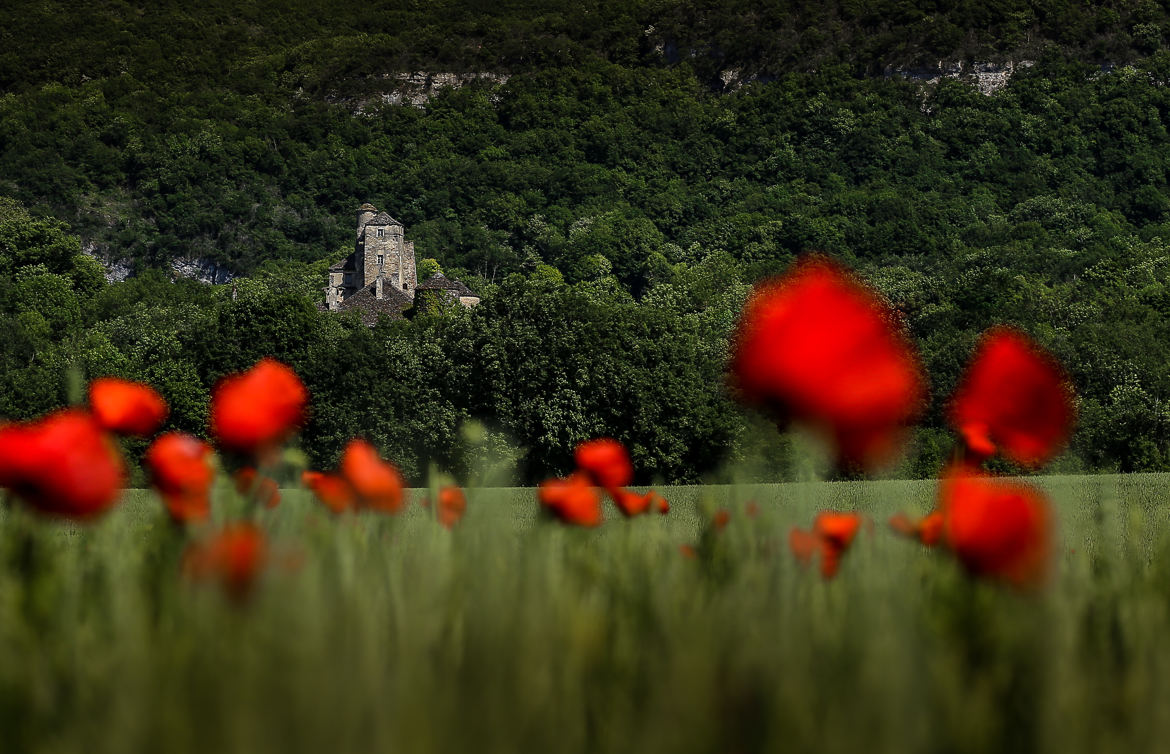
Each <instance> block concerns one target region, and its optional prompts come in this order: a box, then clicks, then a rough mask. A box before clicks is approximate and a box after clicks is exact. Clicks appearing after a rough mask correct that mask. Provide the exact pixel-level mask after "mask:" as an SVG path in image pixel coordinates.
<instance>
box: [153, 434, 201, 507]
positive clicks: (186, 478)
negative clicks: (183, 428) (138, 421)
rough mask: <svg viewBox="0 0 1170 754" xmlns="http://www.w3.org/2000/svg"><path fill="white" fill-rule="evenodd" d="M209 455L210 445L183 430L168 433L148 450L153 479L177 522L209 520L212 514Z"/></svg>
mask: <svg viewBox="0 0 1170 754" xmlns="http://www.w3.org/2000/svg"><path fill="white" fill-rule="evenodd" d="M210 457H211V446H210V445H208V444H207V443H205V442H203V441H202V440H199V439H197V438H194V437H192V436H191V435H187V434H183V433H182V432H168V433H167V434H165V435H162V436H160V437H159V438H158V439H157V440H155V441H154V443H153V444H152V445H151V446H150V448H149V449H147V451H146V455H145V456H144V457H143V461H145V463H146V466H147V468H149V469H150V477H151V482H152V483H153V484H154V486H155V489H157V490H158V492H159V495H161V496H162V499H163V503H164V504H165V505H166V507H167V512H168V513H170V514H171V518H172V519H173V520H174V521H175V522H176V523H196V522H200V521H206V520H207V518H208V516H209V515H210V514H211V482H212V479H213V478H214V476H215V471H214V470H213V469H212V468H211V464H210V463H209V462H208V461H209V459H210Z"/></svg>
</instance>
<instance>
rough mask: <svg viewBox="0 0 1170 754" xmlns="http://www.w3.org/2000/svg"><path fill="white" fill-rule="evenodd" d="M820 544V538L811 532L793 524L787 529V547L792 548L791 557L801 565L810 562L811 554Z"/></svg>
mask: <svg viewBox="0 0 1170 754" xmlns="http://www.w3.org/2000/svg"><path fill="white" fill-rule="evenodd" d="M820 546H821V539H820V537H818V536H817V535H816V534H814V533H813V532H811V531H805V530H804V529H800V528H797V527H795V526H794V527H792V528H791V529H789V530H788V547H789V549H791V550H792V555H793V557H795V558H796V560H797V562H798V563H800V564H801V565H808V564H809V563H811V562H812V558H813V555H814V554H815V553H816V552H817V550H818V549H820Z"/></svg>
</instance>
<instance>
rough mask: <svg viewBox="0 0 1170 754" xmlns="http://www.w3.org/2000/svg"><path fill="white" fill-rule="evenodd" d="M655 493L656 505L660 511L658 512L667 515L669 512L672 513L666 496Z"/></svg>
mask: <svg viewBox="0 0 1170 754" xmlns="http://www.w3.org/2000/svg"><path fill="white" fill-rule="evenodd" d="M654 495H655V498H654V507H655V509H656V510H657V511H658V514H659V515H661V516H665V515H666V514H667V513H670V503H669V502H667V500H666V498H664V497H663V496H662V495H659V494H658V493H654Z"/></svg>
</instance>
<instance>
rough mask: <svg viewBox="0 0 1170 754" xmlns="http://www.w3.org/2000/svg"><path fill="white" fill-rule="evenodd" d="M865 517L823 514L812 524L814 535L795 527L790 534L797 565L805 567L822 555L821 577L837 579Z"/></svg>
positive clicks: (825, 512) (790, 544)
mask: <svg viewBox="0 0 1170 754" xmlns="http://www.w3.org/2000/svg"><path fill="white" fill-rule="evenodd" d="M863 520H864V519H863V517H862V516H861V515H860V514H857V513H837V512H835V511H821V512H820V513H818V514H817V517H816V518H815V519H814V520H813V528H812V531H805V530H803V529H798V528H796V527H793V528H792V529H791V530H790V531H789V532H788V546H789V547H790V548H791V549H792V554H793V555H794V556H795V557H796V559H797V561H799V562H800V563H802V564H804V565H808V564H809V563H811V562H812V559H813V555H817V554H819V555H820V558H821V561H820V562H821V576H823V577H824V578H826V579H831V578H833V577H834V576H836V575H837V570H838V569H839V567H840V565H841V556H843V555H844V554H845V552H846V551H847V550H848V549H849V547H850V546H851V545H852V544H853V540H854V539H855V538H856V537H857V532H858V531H859V530H860V529H861V524H862V521H863Z"/></svg>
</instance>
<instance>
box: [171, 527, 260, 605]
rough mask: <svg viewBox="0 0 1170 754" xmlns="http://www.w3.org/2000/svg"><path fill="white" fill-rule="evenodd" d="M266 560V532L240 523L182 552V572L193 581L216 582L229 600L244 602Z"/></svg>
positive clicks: (225, 528)
mask: <svg viewBox="0 0 1170 754" xmlns="http://www.w3.org/2000/svg"><path fill="white" fill-rule="evenodd" d="M267 559H268V543H267V540H266V538H265V536H264V532H262V531H260V530H259V529H258V528H256V526H255V525H253V524H251V523H249V522H238V523H234V524H229V525H227V526H225V527H224V528H223V530H222V531H220V532H219V533H218V534H216V535H215V536H213V537H211V538H210V539H208V540H205V541H203V542H195V543H192V544H191V545H190V546H189V547H188V548H187V550H186V552H184V553H183V572H184V573H185V574H186V575H187V577H188V578H191V579H194V580H199V581H203V580H210V579H216V580H218V581H219V582H220V583H221V584H222V585H223V588H224V590H225V591H226V592H227V594H228V596H229V597H231V598H232V599H233V600H235V601H237V602H243V601H244V600H245V599H246V598H247V597H248V596H250V595H251V593H252V589H253V587H254V585H255V583H256V579H257V577H258V576H259V575H260V572H261V570H263V568H264V565H265V563H266V562H267Z"/></svg>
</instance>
